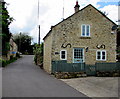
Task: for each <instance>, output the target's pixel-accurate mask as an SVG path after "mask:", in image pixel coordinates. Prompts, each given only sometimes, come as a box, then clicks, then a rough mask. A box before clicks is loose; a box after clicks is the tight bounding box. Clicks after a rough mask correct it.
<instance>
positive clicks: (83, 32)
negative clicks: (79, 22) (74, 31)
mask: <svg viewBox="0 0 120 99" xmlns="http://www.w3.org/2000/svg"><path fill="white" fill-rule="evenodd" d="M82 35H83V36H85V25H83V26H82Z"/></svg>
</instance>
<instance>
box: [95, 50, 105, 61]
mask: <svg viewBox="0 0 120 99" xmlns="http://www.w3.org/2000/svg"><path fill="white" fill-rule="evenodd" d="M96 60H100V61H106V51H105V50H99V51H97V53H96Z"/></svg>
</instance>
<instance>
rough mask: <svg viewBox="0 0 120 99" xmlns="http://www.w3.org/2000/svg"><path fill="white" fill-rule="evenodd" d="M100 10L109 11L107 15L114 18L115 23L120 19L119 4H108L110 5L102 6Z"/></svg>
mask: <svg viewBox="0 0 120 99" xmlns="http://www.w3.org/2000/svg"><path fill="white" fill-rule="evenodd" d="M100 10H101V11H103V12H104V11H105V12H106V13H108V15H107V17H108V18H110V19H112V20H113V21H114V22H115V23H116V21H118V6H116V5H108V6H105V7H103V8H101V9H100Z"/></svg>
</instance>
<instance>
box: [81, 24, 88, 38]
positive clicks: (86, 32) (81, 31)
mask: <svg viewBox="0 0 120 99" xmlns="http://www.w3.org/2000/svg"><path fill="white" fill-rule="evenodd" d="M83 26H85V35H83ZM87 26H89V35H87ZM81 36H82V37H90V25H89V24H82V25H81Z"/></svg>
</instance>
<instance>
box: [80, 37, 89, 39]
mask: <svg viewBox="0 0 120 99" xmlns="http://www.w3.org/2000/svg"><path fill="white" fill-rule="evenodd" d="M80 39H91V37H80Z"/></svg>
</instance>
